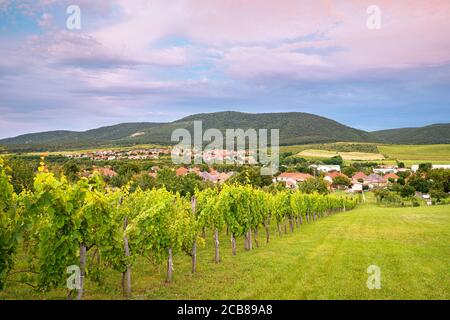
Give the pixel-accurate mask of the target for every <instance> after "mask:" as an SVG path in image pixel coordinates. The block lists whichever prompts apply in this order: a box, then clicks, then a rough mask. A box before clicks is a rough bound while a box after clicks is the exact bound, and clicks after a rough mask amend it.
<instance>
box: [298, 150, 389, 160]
mask: <svg viewBox="0 0 450 320" xmlns="http://www.w3.org/2000/svg"><path fill="white" fill-rule="evenodd" d="M297 155H298V156H300V157H303V158H332V157H334V156H337V155H340V156H341V157H342V159H344V160H360V161H372V160H384V156H383V155H382V154H379V153H369V152H338V151H328V150H314V149H307V150H303V151H302V152H300V153H298V154H297Z"/></svg>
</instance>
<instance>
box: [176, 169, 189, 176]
mask: <svg viewBox="0 0 450 320" xmlns="http://www.w3.org/2000/svg"><path fill="white" fill-rule="evenodd" d="M175 173H176V175H177V177H179V176H185V175H187V174H188V173H189V170H188V169H186V168H185V167H180V168H178V169H177V170H175Z"/></svg>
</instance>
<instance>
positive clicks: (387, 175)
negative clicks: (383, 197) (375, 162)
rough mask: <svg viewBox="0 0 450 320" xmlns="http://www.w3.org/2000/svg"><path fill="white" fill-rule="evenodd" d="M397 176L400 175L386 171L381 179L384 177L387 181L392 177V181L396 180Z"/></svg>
mask: <svg viewBox="0 0 450 320" xmlns="http://www.w3.org/2000/svg"><path fill="white" fill-rule="evenodd" d="M399 178H400V177H399V176H398V175H396V174H395V173H388V174H385V175H384V176H383V179H386V180H388V181H389V179H393V180H394V181H397V179H399Z"/></svg>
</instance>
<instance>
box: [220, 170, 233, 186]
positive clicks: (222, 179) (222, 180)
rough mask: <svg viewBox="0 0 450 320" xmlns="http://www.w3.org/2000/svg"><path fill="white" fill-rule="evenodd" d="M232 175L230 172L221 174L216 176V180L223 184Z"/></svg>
mask: <svg viewBox="0 0 450 320" xmlns="http://www.w3.org/2000/svg"><path fill="white" fill-rule="evenodd" d="M232 175H233V172H230V173H225V172H221V173H219V174H218V175H217V179H218V181H219V182H220V183H223V182H225V181H227V180H228V179H230V178H231V176H232Z"/></svg>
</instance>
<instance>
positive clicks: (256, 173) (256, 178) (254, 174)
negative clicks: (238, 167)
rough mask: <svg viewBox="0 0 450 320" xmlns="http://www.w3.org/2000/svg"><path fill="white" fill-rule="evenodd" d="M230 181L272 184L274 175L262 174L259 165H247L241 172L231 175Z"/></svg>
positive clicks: (260, 184)
mask: <svg viewBox="0 0 450 320" xmlns="http://www.w3.org/2000/svg"><path fill="white" fill-rule="evenodd" d="M230 183H238V184H243V185H245V184H248V185H252V186H255V187H264V186H269V185H271V184H272V177H271V176H268V175H261V170H260V168H259V167H245V168H244V169H243V170H242V171H241V172H239V173H237V174H235V175H233V177H231V179H230Z"/></svg>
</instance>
